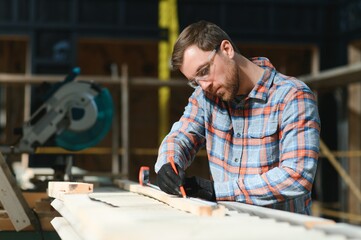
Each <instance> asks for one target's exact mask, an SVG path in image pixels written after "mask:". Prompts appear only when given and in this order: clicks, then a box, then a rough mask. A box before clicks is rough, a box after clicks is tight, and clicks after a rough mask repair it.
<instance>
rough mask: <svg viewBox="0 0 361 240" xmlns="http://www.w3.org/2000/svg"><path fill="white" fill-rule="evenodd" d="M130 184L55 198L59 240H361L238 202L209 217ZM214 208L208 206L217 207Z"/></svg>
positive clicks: (315, 221)
mask: <svg viewBox="0 0 361 240" xmlns="http://www.w3.org/2000/svg"><path fill="white" fill-rule="evenodd" d="M127 184H128V187H125V188H126V189H128V190H124V189H114V188H113V189H111V190H109V189H103V190H100V191H96V190H95V191H94V192H92V193H78V194H76V193H75V194H71V193H69V194H64V193H62V194H61V195H57V196H58V197H57V198H55V199H54V201H53V202H52V203H51V205H52V206H53V207H54V208H55V209H56V210H57V211H58V212H59V213H60V215H61V216H60V217H56V218H54V219H53V220H52V221H51V224H52V225H53V226H54V228H55V230H56V231H57V232H58V234H59V236H60V237H61V239H63V240H70V239H71V240H74V239H79V240H81V239H83V240H112V239H114V240H115V239H117V240H119V239H147V240H151V239H222V240H223V239H277V240H280V239H290V238H292V239H293V240H296V239H302V240H304V239H317V240H322V239H327V240H330V239H335V240H336V239H340V240H341V239H357V238H361V230H360V228H358V227H356V226H351V225H348V224H338V223H335V222H333V221H331V220H327V219H324V218H319V217H312V216H305V215H300V214H294V213H289V212H285V211H280V210H274V209H268V208H263V207H257V206H251V205H247V204H242V203H236V202H219V203H218V204H216V206H217V208H214V209H215V210H216V211H214V212H213V213H210V214H209V212H208V213H207V214H204V212H203V213H202V212H198V213H197V212H196V213H190V212H186V211H182V210H179V208H178V207H177V206H176V207H172V206H170V205H168V204H165V203H164V202H163V200H162V197H161V198H160V199H161V201H160V200H159V199H155V198H154V197H149V196H147V194H148V193H147V192H148V191H157V190H150V189H149V188H148V187H144V186H140V185H139V184H136V183H132V182H129V181H128V182H127ZM129 184H130V185H131V187H130V188H129ZM132 187H136V189H140V190H142V193H141V194H140V193H136V192H134V189H132ZM129 189H130V190H131V191H129ZM143 190H145V191H143ZM136 191H138V190H136ZM144 192H145V193H144ZM155 193H157V192H155ZM161 194H165V193H163V192H162V193H161ZM150 195H152V194H150ZM166 195H168V194H166ZM168 196H170V195H168ZM171 198H176V197H174V196H171ZM176 200H177V201H180V202H182V201H184V202H187V201H189V199H182V198H177V199H176ZM200 204H202V203H200ZM212 204H213V203H210V206H214V205H212ZM176 205H177V204H176ZM196 205H197V206H198V205H199V203H196ZM206 205H207V203H206ZM220 210H222V211H220Z"/></svg>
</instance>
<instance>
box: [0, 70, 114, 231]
mask: <svg viewBox="0 0 361 240" xmlns="http://www.w3.org/2000/svg"><path fill="white" fill-rule="evenodd" d="M79 73H80V69H79V68H74V69H73V71H72V73H71V74H69V75H68V76H67V77H66V78H65V80H64V81H62V82H59V83H56V84H54V85H52V86H51V87H50V88H47V89H48V91H47V92H46V93H45V94H44V95H43V94H41V95H40V96H41V100H42V101H41V105H40V107H39V108H37V109H36V111H35V112H34V114H32V116H31V118H30V120H29V121H27V122H25V123H24V124H23V126H22V127H21V128H19V129H18V131H17V132H18V133H19V134H21V137H20V139H19V141H18V142H17V143H16V144H14V145H13V146H1V147H0V151H1V152H0V189H1V191H0V203H1V204H2V205H3V206H4V208H5V210H7V212H8V214H9V217H10V219H11V222H12V223H13V225H14V227H15V229H16V230H17V231H19V230H21V229H23V228H25V227H27V226H29V225H30V224H31V225H33V226H34V227H35V229H40V227H39V224H38V221H37V220H36V219H37V218H36V216H35V214H34V211H32V210H31V209H30V207H29V206H28V205H27V203H26V201H25V198H24V196H23V195H22V193H21V190H20V188H19V187H18V186H17V182H16V179H15V178H14V176H13V173H11V169H10V168H9V166H8V164H7V161H6V159H5V158H4V157H3V155H2V154H1V153H4V154H13V153H35V152H36V148H37V147H39V146H43V145H47V144H48V143H49V141H50V140H51V141H50V142H51V143H54V144H55V145H56V146H59V147H62V148H64V149H67V150H70V151H78V150H82V149H85V148H88V147H92V146H94V145H96V144H97V143H98V142H99V141H101V140H102V139H103V137H104V136H105V135H106V134H107V132H108V131H109V129H110V127H111V124H112V118H113V101H112V97H111V95H110V93H109V91H108V89H106V88H102V87H100V86H99V85H97V84H95V83H92V82H86V81H75V80H74V79H75V77H76V76H77V75H79Z"/></svg>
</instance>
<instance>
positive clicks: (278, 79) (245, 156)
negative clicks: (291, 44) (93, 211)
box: [155, 57, 320, 214]
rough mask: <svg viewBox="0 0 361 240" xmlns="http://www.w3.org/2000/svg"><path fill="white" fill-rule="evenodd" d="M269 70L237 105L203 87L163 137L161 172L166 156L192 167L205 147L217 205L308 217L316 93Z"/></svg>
mask: <svg viewBox="0 0 361 240" xmlns="http://www.w3.org/2000/svg"><path fill="white" fill-rule="evenodd" d="M251 60H252V61H253V62H254V63H255V64H257V65H259V66H260V67H262V68H264V69H265V72H264V75H263V76H262V78H261V79H260V80H259V81H258V82H257V84H256V85H255V86H254V88H253V90H252V91H251V92H250V93H249V94H248V95H246V96H237V97H236V99H234V100H233V101H231V102H225V101H222V100H221V99H220V98H218V97H216V96H213V95H210V94H208V93H206V92H203V91H202V89H201V88H200V87H198V88H197V89H196V90H195V91H194V92H193V94H192V96H191V97H190V98H189V102H188V105H187V106H186V108H185V111H184V113H183V116H182V117H181V118H180V120H179V121H178V122H176V123H174V125H173V127H172V129H171V131H170V133H169V134H168V135H167V136H166V138H165V139H164V140H163V142H162V144H161V146H160V149H159V155H158V159H157V163H156V165H155V171H156V172H158V171H159V169H160V167H161V166H162V165H163V164H165V163H167V158H168V157H170V156H173V157H174V161H175V162H176V163H177V164H178V165H179V166H180V167H182V168H183V169H186V168H187V167H188V166H189V165H190V164H191V163H192V161H193V159H194V158H195V156H196V153H197V152H198V151H199V149H201V148H202V147H204V146H205V147H206V151H207V156H208V161H209V166H210V170H211V177H212V179H213V181H214V189H215V194H216V198H217V200H230V201H238V202H243V203H249V204H254V205H259V206H267V207H272V208H276V209H282V210H287V211H290V212H298V213H305V214H310V206H311V189H312V184H313V181H314V177H315V174H316V168H317V159H318V153H319V133H320V119H319V115H318V109H317V102H316V98H315V95H314V94H313V93H312V91H311V90H310V89H309V88H308V87H307V85H306V84H304V83H303V82H301V81H299V80H297V79H295V78H293V77H288V76H285V75H282V74H281V73H279V72H277V71H276V69H275V68H274V67H273V66H272V64H271V63H270V62H269V60H268V59H267V58H263V57H259V58H253V59H251Z"/></svg>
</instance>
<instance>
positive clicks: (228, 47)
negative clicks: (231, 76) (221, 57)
mask: <svg viewBox="0 0 361 240" xmlns="http://www.w3.org/2000/svg"><path fill="white" fill-rule="evenodd" d="M220 50H221V51H222V52H223V53H224V54H225V55H226V56H227V57H229V58H233V57H234V53H235V52H234V48H233V46H232V44H231V43H230V42H229V41H228V40H223V41H222V42H221V45H220Z"/></svg>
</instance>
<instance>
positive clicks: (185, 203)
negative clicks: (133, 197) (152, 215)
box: [115, 180, 226, 216]
mask: <svg viewBox="0 0 361 240" xmlns="http://www.w3.org/2000/svg"><path fill="white" fill-rule="evenodd" d="M115 184H116V185H117V186H118V187H120V188H121V189H124V190H128V191H130V192H134V193H138V194H141V195H145V196H148V197H151V198H154V199H156V200H158V201H161V202H163V203H166V204H168V205H169V206H171V207H174V208H176V209H179V210H181V211H185V212H189V213H192V214H195V215H198V216H224V215H225V212H226V209H225V207H224V206H221V205H218V204H217V203H214V202H208V201H204V200H200V199H199V200H198V199H195V198H188V197H187V198H181V197H178V196H174V195H170V194H167V193H165V192H163V191H160V190H157V189H154V188H151V187H149V186H142V185H140V184H139V183H136V182H132V181H129V180H115Z"/></svg>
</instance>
